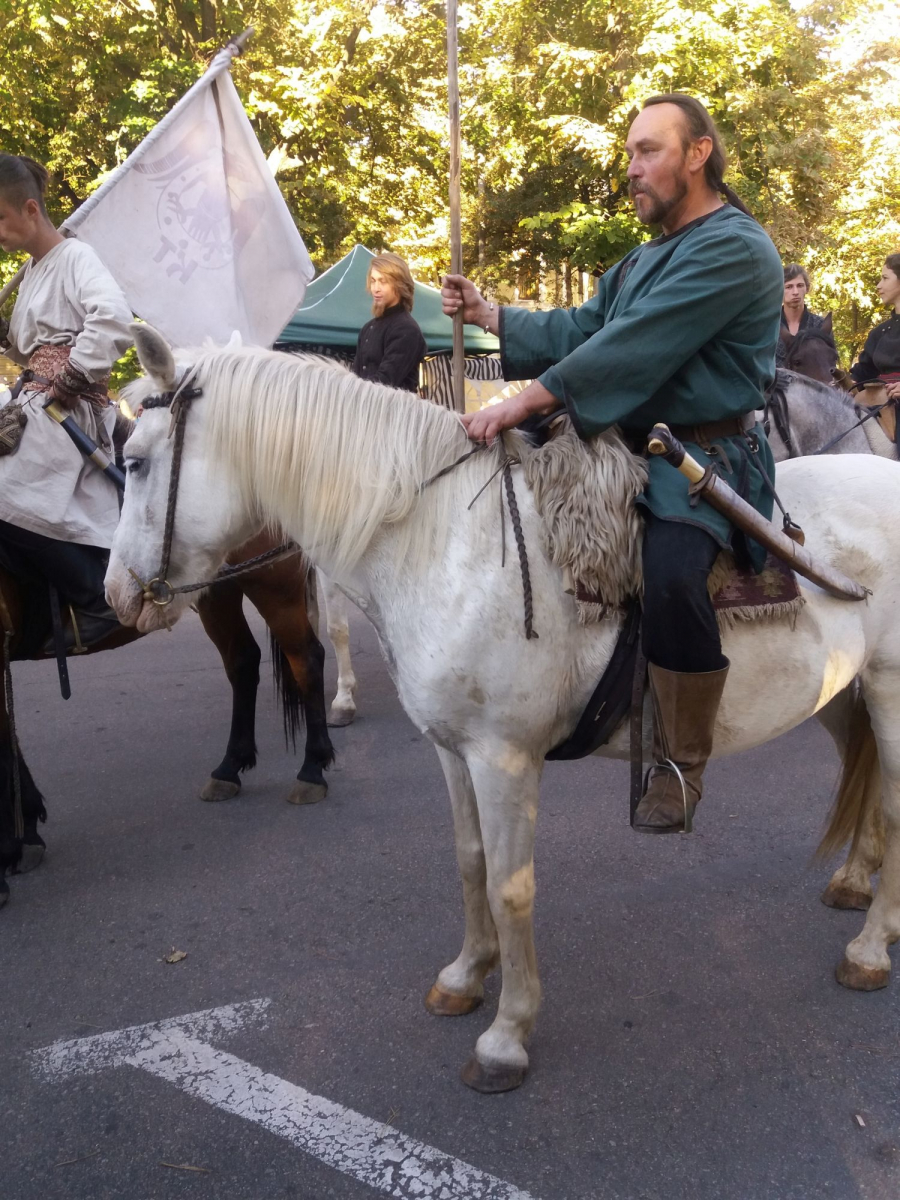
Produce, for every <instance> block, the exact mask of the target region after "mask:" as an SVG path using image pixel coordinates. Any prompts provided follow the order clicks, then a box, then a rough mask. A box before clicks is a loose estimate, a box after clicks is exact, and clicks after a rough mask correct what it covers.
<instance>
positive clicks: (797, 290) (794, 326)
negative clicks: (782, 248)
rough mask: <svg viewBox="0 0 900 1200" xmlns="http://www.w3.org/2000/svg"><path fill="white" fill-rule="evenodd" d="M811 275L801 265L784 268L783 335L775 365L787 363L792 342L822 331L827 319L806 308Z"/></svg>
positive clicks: (776, 354) (777, 348) (796, 264)
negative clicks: (806, 334) (801, 335)
mask: <svg viewBox="0 0 900 1200" xmlns="http://www.w3.org/2000/svg"><path fill="white" fill-rule="evenodd" d="M809 289H810V282H809V275H808V274H807V273H806V271H805V270H804V269H803V267H801V266H800V264H799V263H789V264H788V265H787V266H786V267H785V268H784V301H783V302H782V305H781V334H780V336H779V338H778V343H777V345H776V347H775V363H776V365H777V366H779V367H781V366H784V364H785V363H786V361H787V358H788V352H789V350H790V346H791V342H792V341H793V340H794V338H795V337H796V336H797V335H798V334H799V333H806V332H812V331H814V330H821V329H822V328H823V327H824V325H825V320H826V318H825V317H820V316H817V315H816V313H814V312H810V310H809V309H808V308H807V307H806V297H807V295H808V294H809Z"/></svg>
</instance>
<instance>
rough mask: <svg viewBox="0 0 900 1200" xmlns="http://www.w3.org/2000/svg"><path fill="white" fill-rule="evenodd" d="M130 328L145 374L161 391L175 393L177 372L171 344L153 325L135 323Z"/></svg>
mask: <svg viewBox="0 0 900 1200" xmlns="http://www.w3.org/2000/svg"><path fill="white" fill-rule="evenodd" d="M128 328H129V329H130V330H131V335H132V337H133V338H134V346H135V349H136V350H137V356H138V358H139V359H140V363H141V366H142V367H143V368H144V371H145V373H146V374H147V375H149V376H150V378H151V379H152V380H153V382H154V383H156V384H158V385H159V388H160V390H161V391H163V392H171V391H174V389H175V379H176V376H177V371H176V368H175V358H174V356H173V354H172V351H171V348H170V347H169V343H168V342H167V341H166V339H165V338H164V337H163V335H162V334H161V333H159V331H158V330H156V329H154V328H153V326H152V325H144V324H142V323H141V322H138V321H133V322H132V323H131V325H129V327H128Z"/></svg>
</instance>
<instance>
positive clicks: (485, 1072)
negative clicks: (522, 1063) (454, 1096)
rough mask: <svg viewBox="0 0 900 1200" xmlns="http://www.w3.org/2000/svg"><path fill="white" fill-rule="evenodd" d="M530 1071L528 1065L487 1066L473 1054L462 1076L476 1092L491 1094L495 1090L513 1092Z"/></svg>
mask: <svg viewBox="0 0 900 1200" xmlns="http://www.w3.org/2000/svg"><path fill="white" fill-rule="evenodd" d="M527 1073H528V1068H527V1067H506V1066H503V1065H501V1064H500V1063H496V1064H495V1065H494V1066H486V1065H485V1064H484V1063H481V1062H479V1061H478V1059H477V1058H476V1057H475V1055H474V1054H473V1055H472V1057H471V1058H470V1059H469V1061H468V1062H467V1063H466V1065H465V1066H464V1067H463V1069H462V1071H461V1073H460V1078H461V1079H462V1081H463V1083H464V1084H465V1085H466V1087H470V1088H472V1090H473V1091H475V1092H483V1093H485V1095H491V1094H493V1093H494V1092H511V1091H512V1090H513V1089H514V1088H517V1087H521V1086H522V1084H523V1083H524V1082H525V1076H526V1074H527Z"/></svg>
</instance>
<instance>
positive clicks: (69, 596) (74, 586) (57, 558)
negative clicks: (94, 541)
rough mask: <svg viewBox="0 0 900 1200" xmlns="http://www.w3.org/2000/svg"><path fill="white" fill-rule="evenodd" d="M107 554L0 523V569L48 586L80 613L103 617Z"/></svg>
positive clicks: (92, 547)
mask: <svg viewBox="0 0 900 1200" xmlns="http://www.w3.org/2000/svg"><path fill="white" fill-rule="evenodd" d="M108 562H109V551H108V550H104V549H102V548H101V547H100V546H79V545H76V543H74V542H62V541H58V540H57V539H56V538H49V537H45V536H44V535H43V534H41V533H32V532H31V530H30V529H20V528H19V526H18V525H10V524H9V522H8V521H0V565H2V566H4V567H5V568H6V569H7V570H8V571H10V572H11V573H12V574H13V575H16V576H18V577H19V578H21V579H26V580H31V581H32V582H35V581H39V580H41V579H43V580H45V581H46V582H47V583H51V584H52V585H53V586H54V587H55V588H56V589H57V591H58V592H59V593H60V596H61V597H63V598H64V599H65V601H67V602H68V603H69V604H71V605H72V607H73V608H77V609H80V610H81V611H82V612H87V613H97V614H105V613H106V612H107V604H106V600H105V598H104V594H103V579H104V576H105V575H106V567H107V564H108Z"/></svg>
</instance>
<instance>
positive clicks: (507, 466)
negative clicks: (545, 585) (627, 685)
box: [419, 443, 538, 641]
mask: <svg viewBox="0 0 900 1200" xmlns="http://www.w3.org/2000/svg"><path fill="white" fill-rule="evenodd" d="M488 448H489V447H488V446H487V445H486V444H484V443H483V444H481V445H478V446H473V447H472V448H471V450H467V451H466V452H465V454H461V455H460V456H459V458H457V459H456V460H455V461H454V462H452V463H449V464H448V465H447V466H446V467H441V469H440V471H437V472H436V473H435V474H434V475H432V476H431V477H430V478H429V479H426V480H425V481H424V482H423V483H420V484H419V491H420V492H424V490H425V489H426V488H427V487H430V486H431V485H432V484H433V483H436V482H437V480H438V479H442V478H443V477H444V476H445V475H449V474H450V472H451V471H455V470H456V468H457V467H459V466H462V464H463V463H464V462H466V461H467V460H468V459H470V458H471V457H472V456H473V455H475V454H478V453H480V452H482V451H484V450H487V449H488ZM514 462H515V459H513V458H510V456H509V455H508V454H504V458H503V461H502V462H501V463H500V465H499V466H498V467H497V469H496V470H495V471H493V472H492V473H491V475H490V477H489V478H488V480H487V482H486V483H484V484H483V485H482V486H481V487H480V488H479V489H478V491H477V492H476V493H475V495H474V496H473V497H472V499H471V500H470V501H469V504H468V506H467V507H468V508H469V509H470V510H471V508H472V505H473V504H474V503H475V501H476V500H477V499H478V498H479V496H481V495H482V494H483V493H484V492H485V491H487V489H488V487H489V486H490V485H491V483H493V481H494V479H496V477H497V476H498V475H501V476H502V478H503V484H504V487H505V490H506V503H507V507H508V508H509V519H510V522H511V524H512V527H513V536H514V537H515V539H516V550H517V551H518V555H519V571H520V573H521V575H522V599H523V603H524V607H525V638H526V640H528V641H531V640H533V639H534V638H536V637H537V636H538V634H537V632H536V630H535V628H534V594H533V591H532V587H531V571H530V569H529V566H528V551H527V549H526V547H525V534H524V532H523V530H522V518H521V515H520V513H519V502H518V501H517V499H516V491H515V488H514V487H513V480H512V467H513V463H514ZM500 546H501V550H500V555H501V558H500V563H501V566H505V565H506V522H505V516H504V512H503V493H502V492H501V493H500Z"/></svg>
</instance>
